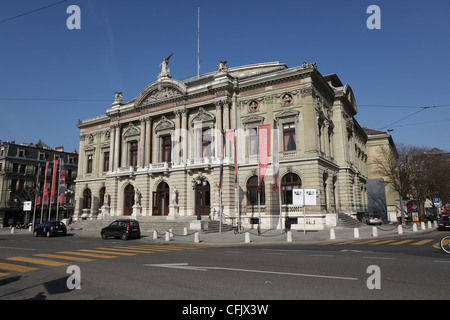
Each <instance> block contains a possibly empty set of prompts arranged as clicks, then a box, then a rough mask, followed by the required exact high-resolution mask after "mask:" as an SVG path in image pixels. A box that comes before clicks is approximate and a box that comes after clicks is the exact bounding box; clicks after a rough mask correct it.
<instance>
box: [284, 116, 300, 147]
mask: <svg viewBox="0 0 450 320" xmlns="http://www.w3.org/2000/svg"><path fill="white" fill-rule="evenodd" d="M283 145H284V149H283V150H284V151H294V150H296V149H297V144H296V143H295V123H293V122H292V123H285V124H283Z"/></svg>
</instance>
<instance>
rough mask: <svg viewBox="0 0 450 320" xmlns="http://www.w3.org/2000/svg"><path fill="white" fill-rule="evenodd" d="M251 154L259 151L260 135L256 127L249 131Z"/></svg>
mask: <svg viewBox="0 0 450 320" xmlns="http://www.w3.org/2000/svg"><path fill="white" fill-rule="evenodd" d="M248 142H249V148H250V149H249V155H250V156H253V155H256V154H257V153H258V135H257V130H256V128H252V129H250V131H249V139H248Z"/></svg>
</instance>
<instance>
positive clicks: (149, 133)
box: [144, 117, 152, 166]
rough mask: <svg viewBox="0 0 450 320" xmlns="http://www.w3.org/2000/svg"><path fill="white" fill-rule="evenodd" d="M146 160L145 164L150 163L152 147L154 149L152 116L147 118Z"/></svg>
mask: <svg viewBox="0 0 450 320" xmlns="http://www.w3.org/2000/svg"><path fill="white" fill-rule="evenodd" d="M144 144H145V147H144V149H145V160H144V166H147V165H149V163H150V162H151V158H150V157H151V149H152V118H151V117H146V118H145V143H144Z"/></svg>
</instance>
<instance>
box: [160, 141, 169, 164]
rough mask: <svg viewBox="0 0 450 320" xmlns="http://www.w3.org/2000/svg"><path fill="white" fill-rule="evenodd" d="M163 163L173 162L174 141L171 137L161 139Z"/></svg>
mask: <svg viewBox="0 0 450 320" xmlns="http://www.w3.org/2000/svg"><path fill="white" fill-rule="evenodd" d="M161 149H162V153H161V161H162V162H170V161H172V141H171V138H170V136H164V137H161Z"/></svg>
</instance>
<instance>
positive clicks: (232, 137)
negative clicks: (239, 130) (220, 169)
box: [226, 129, 238, 188]
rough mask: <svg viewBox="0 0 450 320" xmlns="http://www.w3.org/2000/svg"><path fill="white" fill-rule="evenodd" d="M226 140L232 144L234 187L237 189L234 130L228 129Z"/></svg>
mask: <svg viewBox="0 0 450 320" xmlns="http://www.w3.org/2000/svg"><path fill="white" fill-rule="evenodd" d="M226 138H227V139H228V140H230V141H231V142H232V143H233V148H234V187H235V188H237V187H238V180H237V178H238V177H237V154H236V135H235V131H234V129H230V130H228V131H227V133H226Z"/></svg>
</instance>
